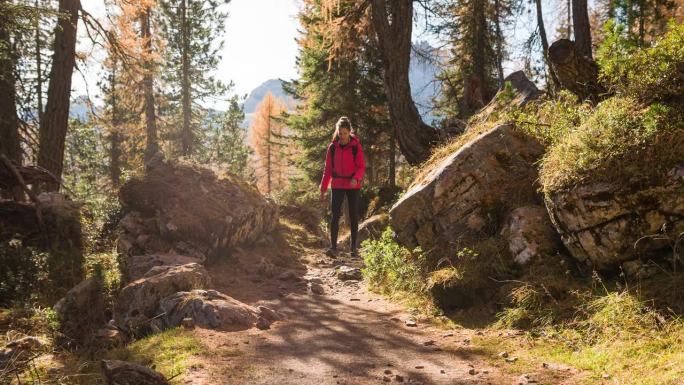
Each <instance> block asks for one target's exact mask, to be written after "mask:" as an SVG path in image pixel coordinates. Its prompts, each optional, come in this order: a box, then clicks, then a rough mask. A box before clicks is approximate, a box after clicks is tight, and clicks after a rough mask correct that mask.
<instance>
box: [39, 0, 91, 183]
mask: <svg viewBox="0 0 684 385" xmlns="http://www.w3.org/2000/svg"><path fill="white" fill-rule="evenodd" d="M79 9H81V2H80V0H60V1H59V11H60V13H62V14H63V15H62V16H60V18H59V21H58V22H57V27H56V28H55V41H54V53H53V56H52V68H51V69H50V82H49V84H48V95H47V104H46V106H45V113H44V114H43V121H42V122H41V125H40V150H39V151H38V165H40V166H41V167H43V168H45V169H46V170H48V171H50V172H51V173H52V174H54V175H55V176H56V177H57V178H61V177H62V169H63V166H64V165H63V163H64V142H65V140H66V132H67V128H68V126H69V101H70V96H71V75H72V73H73V71H74V66H75V64H76V55H75V52H76V27H77V23H78V11H79ZM44 187H45V189H46V190H48V191H56V190H58V189H59V184H56V183H49V184H47V185H46V186H44Z"/></svg>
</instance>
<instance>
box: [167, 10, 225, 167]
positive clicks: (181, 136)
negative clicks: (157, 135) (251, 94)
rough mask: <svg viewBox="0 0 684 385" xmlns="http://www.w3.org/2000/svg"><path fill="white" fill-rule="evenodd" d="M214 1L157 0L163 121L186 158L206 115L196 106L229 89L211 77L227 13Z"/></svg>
mask: <svg viewBox="0 0 684 385" xmlns="http://www.w3.org/2000/svg"><path fill="white" fill-rule="evenodd" d="M221 3H227V1H218V0H161V1H160V2H159V5H160V8H161V14H160V21H161V23H160V24H161V27H162V28H161V32H162V34H163V37H164V39H165V40H166V42H167V46H166V52H165V61H164V68H163V71H161V73H162V74H163V75H162V76H163V79H164V81H165V84H166V85H167V86H168V89H167V90H166V93H167V97H168V100H169V106H168V110H167V111H164V112H165V114H166V115H167V123H169V124H170V126H171V127H178V128H179V129H178V130H177V132H176V133H175V134H176V135H175V138H174V139H176V142H177V144H178V146H177V148H178V150H177V152H178V153H179V154H180V155H185V156H188V155H191V154H192V153H193V152H194V150H195V145H196V143H197V130H198V129H199V125H200V122H201V120H202V119H203V115H204V113H205V111H204V110H203V109H202V108H201V105H200V103H201V102H204V101H207V100H209V98H212V97H218V96H221V95H224V94H225V93H226V92H227V91H228V89H229V88H230V85H226V84H224V83H222V82H220V81H219V80H218V79H216V77H215V76H214V75H213V74H212V73H213V72H214V71H215V70H216V67H217V66H218V63H219V60H220V59H221V57H220V55H219V54H218V52H219V51H220V50H221V48H222V47H223V42H222V41H220V42H218V43H217V36H220V35H221V32H222V31H223V28H224V26H223V24H224V21H225V20H226V16H227V15H226V13H225V12H222V11H221V10H220V9H219V5H220V4H221Z"/></svg>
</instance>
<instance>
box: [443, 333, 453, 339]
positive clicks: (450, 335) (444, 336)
mask: <svg viewBox="0 0 684 385" xmlns="http://www.w3.org/2000/svg"><path fill="white" fill-rule="evenodd" d="M453 336H454V333H446V334H442V338H447V337H453Z"/></svg>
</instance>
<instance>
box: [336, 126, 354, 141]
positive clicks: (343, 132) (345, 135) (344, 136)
mask: <svg viewBox="0 0 684 385" xmlns="http://www.w3.org/2000/svg"><path fill="white" fill-rule="evenodd" d="M338 135H339V136H340V141H342V142H344V143H346V142H347V141H348V140H349V136H350V135H351V130H349V129H348V128H340V130H339V131H338Z"/></svg>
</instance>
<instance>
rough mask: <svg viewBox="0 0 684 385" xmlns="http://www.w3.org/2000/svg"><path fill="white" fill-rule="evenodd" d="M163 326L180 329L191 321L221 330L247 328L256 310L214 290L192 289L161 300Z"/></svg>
mask: <svg viewBox="0 0 684 385" xmlns="http://www.w3.org/2000/svg"><path fill="white" fill-rule="evenodd" d="M160 308H161V311H162V312H163V313H164V314H165V315H164V321H165V325H163V326H165V327H176V326H180V325H181V323H182V321H183V319H184V318H192V319H193V321H194V324H195V325H197V326H201V327H205V328H210V329H221V330H240V329H249V328H251V327H252V326H254V325H255V324H256V322H257V320H258V319H259V311H258V310H257V309H255V308H253V307H251V306H249V305H246V304H244V303H242V302H240V301H238V300H236V299H234V298H231V297H229V296H227V295H225V294H222V293H219V292H217V291H215V290H192V291H182V292H178V293H174V294H172V295H170V296H168V297H166V298H164V299H162V300H161V301H160Z"/></svg>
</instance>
